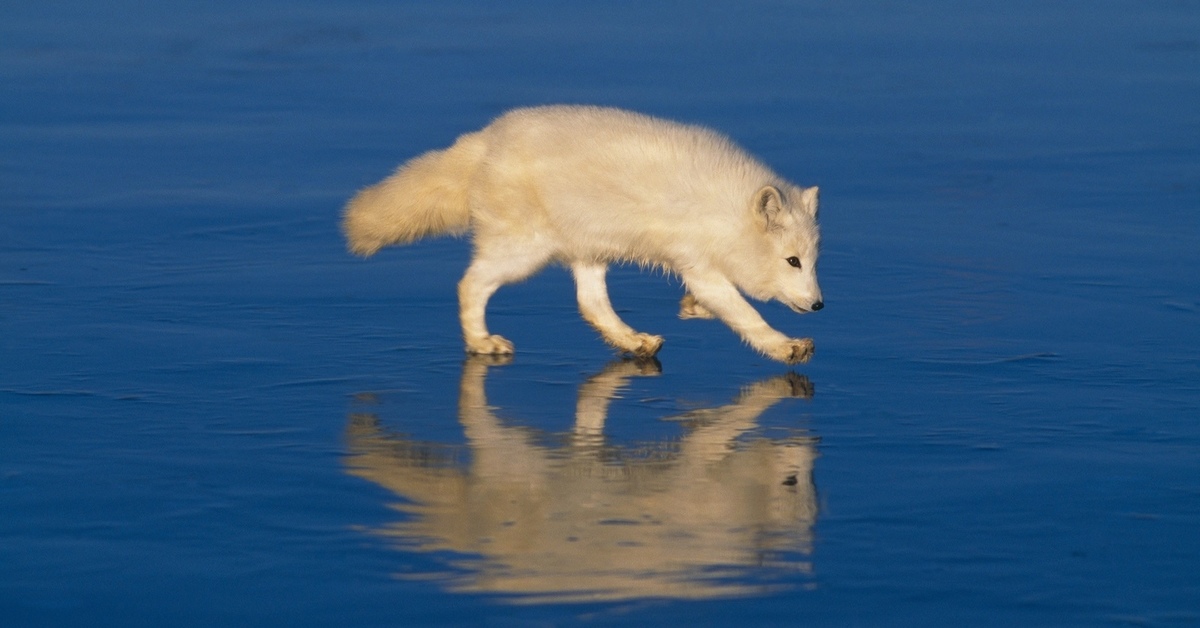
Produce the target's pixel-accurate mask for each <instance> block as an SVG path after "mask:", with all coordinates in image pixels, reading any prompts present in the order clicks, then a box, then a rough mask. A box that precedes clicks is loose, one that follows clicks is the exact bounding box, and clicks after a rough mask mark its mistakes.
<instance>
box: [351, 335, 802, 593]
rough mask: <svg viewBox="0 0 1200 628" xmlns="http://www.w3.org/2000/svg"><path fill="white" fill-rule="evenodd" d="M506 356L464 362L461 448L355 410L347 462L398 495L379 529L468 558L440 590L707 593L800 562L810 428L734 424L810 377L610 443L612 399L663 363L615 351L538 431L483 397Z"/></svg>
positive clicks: (399, 540)
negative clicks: (759, 430)
mask: <svg viewBox="0 0 1200 628" xmlns="http://www.w3.org/2000/svg"><path fill="white" fill-rule="evenodd" d="M504 360H505V359H504V358H494V357H487V356H476V357H472V358H470V359H468V361H467V362H465V363H464V366H463V372H462V380H461V383H460V387H459V403H458V413H459V421H460V422H461V423H462V426H463V430H464V431H465V435H466V439H467V447H466V449H467V452H463V451H462V450H461V448H451V447H447V446H438V445H433V444H429V443H420V442H414V441H411V440H408V439H406V438H405V437H403V436H401V435H399V434H394V433H388V432H386V431H384V430H383V429H382V428H381V427H380V425H379V422H378V421H377V419H376V418H375V417H374V416H373V415H367V414H353V415H351V417H350V424H349V427H348V431H347V441H348V448H349V456H348V458H347V460H346V465H347V467H348V470H349V473H351V474H352V475H355V476H358V477H361V478H364V479H367V480H370V481H372V482H374V483H376V484H379V485H380V486H383V487H385V488H387V489H388V490H390V491H392V492H394V493H396V494H397V495H398V496H399V497H401V498H402V499H401V501H400V502H399V503H397V504H396V505H395V506H394V507H395V508H396V509H397V510H399V511H401V512H404V513H406V514H407V515H408V516H407V517H405V519H404V520H402V521H400V522H397V523H393V524H390V525H388V526H387V527H385V528H384V529H381V530H378V531H377V532H379V533H380V534H383V535H386V536H388V537H390V538H392V539H393V540H394V542H395V543H396V544H397V545H398V546H400V547H402V548H404V549H407V550H416V551H446V550H448V551H451V552H455V553H457V554H459V555H464V556H466V557H465V558H463V559H462V560H456V561H454V563H453V566H452V567H451V566H450V565H448V566H447V573H444V574H437V575H439V576H441V577H442V578H443V580H444V582H445V583H446V585H447V586H448V588H450V589H451V590H454V591H463V592H491V593H502V594H513V595H514V597H513V598H512V599H513V601H518V602H521V601H546V600H554V601H568V600H604V599H626V598H641V597H671V598H707V597H724V596H735V595H749V594H754V593H758V592H762V591H763V589H764V587H770V586H771V585H769V584H759V585H748V584H745V580H746V578H745V577H744V576H751V575H752V576H753V577H754V579H755V581H759V582H765V581H767V580H770V576H772V575H773V576H779V575H785V574H788V573H792V574H793V575H794V572H801V574H803V573H807V572H808V571H809V570H810V564H809V562H808V560H807V558H806V557H807V556H808V555H809V554H810V553H811V544H812V536H811V528H812V525H813V522H814V521H815V519H816V516H817V500H816V490H815V487H814V485H813V479H812V467H813V460H814V458H815V457H816V450H815V442H816V440H815V439H814V438H812V437H808V436H804V435H802V434H796V435H793V436H790V437H786V438H777V439H767V438H763V437H752V438H742V437H743V436H746V435H748V432H751V431H752V430H754V428H755V427H756V425H757V424H756V421H757V419H758V417H759V416H760V415H761V414H762V413H763V412H764V411H765V410H767V409H768V408H770V407H771V406H772V405H774V404H775V403H777V402H779V401H780V400H782V399H786V398H790V397H801V398H809V397H811V396H812V386H811V385H810V384H809V383H808V380H806V379H804V378H803V377H800V376H797V375H795V374H788V375H785V376H780V377H775V378H771V379H767V380H764V381H761V382H758V383H756V384H753V385H751V386H749V387H747V388H745V389H744V390H743V391H742V392H741V394H740V395H738V397H737V398H736V399H735V400H734V401H733V402H732V403H730V404H729V405H725V406H721V407H715V408H705V409H699V410H694V411H691V412H687V413H686V414H683V415H681V416H677V417H671V418H672V419H674V420H678V421H680V422H681V424H682V425H683V426H684V432H685V433H684V434H683V436H682V437H681V438H679V439H678V440H674V441H669V442H660V443H646V444H642V445H639V446H632V447H630V446H621V447H617V446H611V445H608V444H606V442H605V440H604V437H603V427H604V422H605V419H606V416H607V413H608V405H609V402H610V401H611V400H612V399H613V397H614V396H615V395H616V394H617V393H618V392H619V391H620V389H621V388H622V387H623V386H624V385H625V384H626V382H627V380H628V379H629V378H630V377H633V376H638V375H651V374H655V373H657V372H658V367H657V363H654V362H638V361H622V362H615V363H613V364H611V365H609V366H608V368H606V369H605V370H604V371H603V372H601V373H599V374H597V375H595V376H593V377H591V378H590V379H588V380H587V381H586V382H584V383H583V384H582V385H581V386H580V388H579V393H578V402H577V405H576V409H575V419H576V421H575V426H574V430H573V432H572V433H571V434H569V435H567V436H566V438H565V440H564V441H560V442H559V443H555V444H547V441H548V439H546V438H545V437H544V436H541V435H539V433H537V432H536V431H534V430H531V429H527V428H522V427H517V426H512V425H506V424H504V423H503V422H501V421H500V420H499V419H497V418H496V416H495V414H493V412H492V409H491V408H489V407H488V405H487V399H486V396H485V393H484V380H485V377H486V374H487V370H488V368H489V366H490V365H492V364H497V363H501V362H503V361H504ZM463 453H469V458H470V460H469V463H468V462H466V461H464V460H462V458H464V457H465V456H462V455H461V454H463ZM764 569H765V570H768V571H769V572H771V573H769V574H764V572H763V571H762V570H764ZM764 575H766V576H768V577H767V579H766V580H763V576H764ZM739 576H743V577H742V578H741V580H742V582H741V583H739V581H738V577H739ZM776 582H778V580H777V579H776Z"/></svg>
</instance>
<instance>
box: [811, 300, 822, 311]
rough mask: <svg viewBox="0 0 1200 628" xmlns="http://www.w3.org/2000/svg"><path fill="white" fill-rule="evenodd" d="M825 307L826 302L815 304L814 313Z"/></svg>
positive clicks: (813, 305) (813, 306)
mask: <svg viewBox="0 0 1200 628" xmlns="http://www.w3.org/2000/svg"><path fill="white" fill-rule="evenodd" d="M823 307H825V303H824V302H822V301H817V302H816V303H813V304H812V310H813V311H814V312H816V311H817V310H819V309H821V308H823Z"/></svg>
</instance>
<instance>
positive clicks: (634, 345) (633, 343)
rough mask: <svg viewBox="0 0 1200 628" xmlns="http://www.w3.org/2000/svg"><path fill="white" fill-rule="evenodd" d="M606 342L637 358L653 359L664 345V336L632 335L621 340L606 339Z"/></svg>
mask: <svg viewBox="0 0 1200 628" xmlns="http://www.w3.org/2000/svg"><path fill="white" fill-rule="evenodd" d="M605 340H606V341H607V342H608V343H609V344H611V345H612V346H613V347H616V348H617V349H619V350H620V351H623V352H625V353H628V354H630V355H632V356H633V357H635V358H652V357H654V354H656V353H658V350H659V349H661V348H662V345H663V337H662V336H654V335H651V334H632V335H630V336H623V337H621V338H609V337H605Z"/></svg>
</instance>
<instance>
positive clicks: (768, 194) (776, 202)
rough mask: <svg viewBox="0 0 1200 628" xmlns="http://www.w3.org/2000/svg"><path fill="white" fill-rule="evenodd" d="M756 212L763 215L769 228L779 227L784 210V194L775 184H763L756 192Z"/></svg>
mask: <svg viewBox="0 0 1200 628" xmlns="http://www.w3.org/2000/svg"><path fill="white" fill-rule="evenodd" d="M754 212H755V213H756V214H758V215H759V216H761V217H762V219H763V220H764V221H765V223H766V226H767V229H769V230H770V229H778V228H779V227H780V226H781V225H780V222H779V221H780V218H781V216H780V213H781V212H783V195H782V194H780V193H779V188H777V187H775V186H773V185H766V186H763V187H762V189H760V190H759V191H757V192H755V193H754Z"/></svg>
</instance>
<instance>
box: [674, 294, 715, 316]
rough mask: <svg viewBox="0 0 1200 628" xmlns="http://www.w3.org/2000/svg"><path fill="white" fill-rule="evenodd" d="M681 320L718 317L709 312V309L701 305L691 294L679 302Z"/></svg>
mask: <svg viewBox="0 0 1200 628" xmlns="http://www.w3.org/2000/svg"><path fill="white" fill-rule="evenodd" d="M679 318H682V319H688V318H716V316H715V315H713V313H712V312H710V311H708V308H706V307H704V306H703V305H700V302H699V301H697V300H696V297H694V296H692V293H690V292H689V293H687V294H685V295H683V298H682V299H680V300H679Z"/></svg>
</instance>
